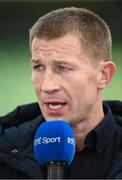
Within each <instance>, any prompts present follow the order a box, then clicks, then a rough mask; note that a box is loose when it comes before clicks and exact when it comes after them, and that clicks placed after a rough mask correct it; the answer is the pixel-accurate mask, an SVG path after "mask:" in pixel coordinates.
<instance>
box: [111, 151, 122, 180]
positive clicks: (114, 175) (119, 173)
mask: <svg viewBox="0 0 122 180" xmlns="http://www.w3.org/2000/svg"><path fill="white" fill-rule="evenodd" d="M108 178H109V179H122V150H121V151H120V153H119V154H118V156H117V158H116V159H115V161H114V162H113V165H112V168H111V171H110V173H109V175H108Z"/></svg>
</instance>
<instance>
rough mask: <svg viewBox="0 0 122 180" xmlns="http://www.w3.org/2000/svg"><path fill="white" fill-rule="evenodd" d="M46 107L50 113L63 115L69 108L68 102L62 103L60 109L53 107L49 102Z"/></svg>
mask: <svg viewBox="0 0 122 180" xmlns="http://www.w3.org/2000/svg"><path fill="white" fill-rule="evenodd" d="M45 107H46V111H47V113H48V114H52V115H61V114H64V113H65V112H66V110H67V104H65V105H62V107H61V108H59V109H51V108H50V107H49V106H48V104H46V105H45Z"/></svg>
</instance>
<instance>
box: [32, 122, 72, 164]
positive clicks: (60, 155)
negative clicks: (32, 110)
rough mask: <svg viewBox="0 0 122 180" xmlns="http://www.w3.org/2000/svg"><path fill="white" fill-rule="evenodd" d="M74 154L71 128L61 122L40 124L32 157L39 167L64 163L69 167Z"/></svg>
mask: <svg viewBox="0 0 122 180" xmlns="http://www.w3.org/2000/svg"><path fill="white" fill-rule="evenodd" d="M74 154H75V138H74V134H73V131H72V128H71V126H70V125H69V124H68V123H67V122H66V121H63V120H54V121H52V120H51V121H47V122H44V123H42V124H41V125H40V126H39V128H38V130H37V132H36V134H35V138H34V155H35V159H36V161H37V162H38V163H39V164H40V165H46V164H48V163H49V162H62V161H63V162H65V163H66V164H67V166H69V165H70V164H71V162H72V160H73V158H74Z"/></svg>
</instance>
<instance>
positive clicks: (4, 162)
mask: <svg viewBox="0 0 122 180" xmlns="http://www.w3.org/2000/svg"><path fill="white" fill-rule="evenodd" d="M106 103H107V104H108V105H109V106H110V108H111V110H112V112H113V114H114V116H115V119H116V123H117V124H118V125H119V126H122V102H121V101H107V102H106ZM44 121H45V120H44V118H43V117H42V115H41V111H40V109H39V106H38V104H37V103H32V104H28V105H23V106H19V107H17V109H15V110H14V111H13V112H11V113H9V114H7V115H6V116H3V117H0V178H1V179H5V178H6V179H10V178H11V179H26V178H31V179H44V178H46V169H45V168H43V167H40V166H39V165H38V163H37V162H36V161H35V160H34V155H33V138H34V135H35V132H36V130H37V128H38V126H39V125H40V124H41V123H42V122H44ZM121 142H122V139H121ZM121 148H122V147H121V146H120V150H119V151H120V153H119V152H118V157H116V159H113V164H112V170H111V172H110V174H109V176H108V177H109V178H122V176H121V171H122V158H121V157H122V152H121V151H122V149H121ZM118 159H119V160H118Z"/></svg>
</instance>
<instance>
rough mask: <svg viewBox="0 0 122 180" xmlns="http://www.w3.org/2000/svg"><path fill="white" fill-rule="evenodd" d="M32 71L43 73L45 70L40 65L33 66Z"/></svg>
mask: <svg viewBox="0 0 122 180" xmlns="http://www.w3.org/2000/svg"><path fill="white" fill-rule="evenodd" d="M33 69H34V70H36V71H43V70H44V69H45V66H44V65H42V64H39V65H35V66H33Z"/></svg>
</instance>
